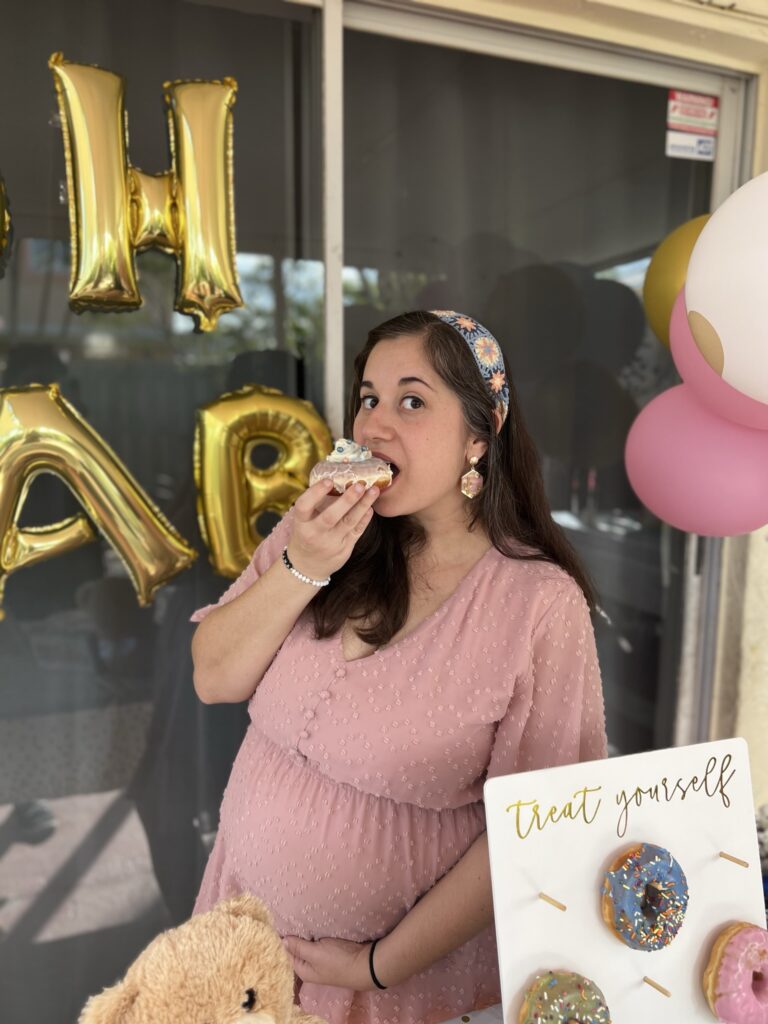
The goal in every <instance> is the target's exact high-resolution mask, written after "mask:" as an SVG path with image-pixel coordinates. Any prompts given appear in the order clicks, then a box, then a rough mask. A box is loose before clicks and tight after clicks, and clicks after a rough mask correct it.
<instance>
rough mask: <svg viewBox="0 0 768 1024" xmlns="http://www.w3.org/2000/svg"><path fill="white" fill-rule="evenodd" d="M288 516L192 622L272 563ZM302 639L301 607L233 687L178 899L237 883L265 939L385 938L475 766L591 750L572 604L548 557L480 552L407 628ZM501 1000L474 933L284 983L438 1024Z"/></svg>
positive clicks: (334, 1015)
mask: <svg viewBox="0 0 768 1024" xmlns="http://www.w3.org/2000/svg"><path fill="white" fill-rule="evenodd" d="M292 520H293V510H291V511H289V512H288V513H287V514H286V515H285V516H284V517H283V519H282V520H281V521H280V522H279V523H278V525H277V526H276V527H275V528H274V530H273V531H272V533H271V534H270V535H269V536H268V537H267V538H266V539H265V540H264V541H263V542H262V543H261V544H260V545H259V547H258V548H257V549H256V551H255V553H254V555H253V558H252V559H251V562H250V563H249V565H248V566H247V567H246V568H245V570H244V571H243V573H242V574H241V576H240V577H239V578H238V579H237V580H235V581H234V583H232V585H231V586H230V587H229V589H228V590H227V591H226V592H225V593H224V594H223V596H222V597H221V599H220V600H219V602H218V604H216V605H208V606H206V607H205V608H201V609H199V610H198V611H197V612H195V613H194V615H193V616H192V621H194V622H199V621H201V620H202V619H203V618H204V617H205V616H206V615H207V614H208V613H209V612H210V611H211V610H213V609H214V608H216V607H218V606H219V605H222V604H225V603H227V602H228V601H231V600H233V599H234V598H235V597H237V596H238V595H239V594H241V593H242V592H243V591H244V590H246V589H247V588H248V587H249V586H251V585H252V584H253V583H254V582H255V581H256V580H257V579H258V577H259V576H260V575H261V574H262V573H263V572H265V571H266V570H267V568H269V566H270V565H271V564H272V563H273V562H274V561H275V560H276V559H279V558H280V556H281V552H282V549H283V547H284V546H285V545H286V544H287V543H288V539H289V537H290V531H291V523H292ZM286 572H287V570H286ZM264 614H268V609H266V608H265V609H264ZM313 634H314V630H313V623H312V616H311V612H310V610H309V609H307V610H305V612H304V613H303V614H302V615H301V616H300V617H299V619H298V620H297V622H296V624H295V625H294V627H293V629H292V630H291V632H290V633H289V634H288V636H287V637H286V639H285V641H284V642H283V644H282V646H281V647H280V649H279V650H278V651H277V653H276V655H275V657H274V659H273V660H272V662H271V664H270V665H269V667H268V668H267V670H266V672H265V674H264V676H263V677H262V680H261V682H260V683H259V685H258V687H257V689H256V691H255V693H254V695H253V697H251V699H250V701H249V705H248V710H249V715H250V725H249V727H248V730H247V733H246V736H245V739H244V740H243V744H242V746H241V748H240V751H239V753H238V755H237V757H236V759H235V762H234V765H233V767H232V773H231V776H230V779H229V782H228V784H227V788H226V791H225V793H224V798H223V801H222V805H221V814H220V825H219V831H218V834H217V838H216V842H215V845H214V848H213V850H212V852H211V855H210V858H209V861H208V864H207V867H206V870H205V875H204V877H203V881H202V885H201V888H200V892H199V894H198V898H197V901H196V903H195V908H194V912H195V913H200V912H202V911H205V910H209V909H210V908H211V907H213V906H214V904H216V903H217V902H218V901H219V900H222V899H226V898H228V897H230V896H234V895H236V894H237V893H240V892H243V891H249V892H252V893H254V894H255V895H257V896H259V897H260V898H261V899H263V900H264V902H265V903H266V904H267V905H268V906H269V907H270V909H271V911H272V914H273V917H274V921H275V926H276V928H277V930H278V932H279V934H280V935H299V936H302V937H304V938H306V939H319V938H324V937H334V938H343V939H350V940H352V941H354V942H366V941H369V940H371V939H374V938H377V937H383V936H385V935H387V934H388V933H389V932H391V931H392V929H393V928H394V927H395V926H396V925H397V923H398V922H399V921H400V920H401V919H402V918H403V917H404V916H405V914H407V913H408V911H409V910H410V909H411V907H413V905H414V903H415V902H416V901H417V900H418V899H419V897H420V896H422V895H423V894H424V893H426V892H427V891H428V890H429V889H430V888H431V887H432V886H433V885H434V884H435V883H436V882H437V881H438V880H439V879H440V878H441V876H442V875H444V874H445V873H446V872H447V871H449V870H450V868H451V867H452V866H453V865H454V864H455V863H456V862H457V861H458V860H459V859H460V858H461V857H462V855H463V854H464V853H465V852H466V851H467V850H468V849H469V847H470V846H471V845H472V843H473V842H474V841H475V839H476V838H477V837H478V836H479V835H481V833H482V832H483V831H484V830H485V812H484V806H483V783H484V782H485V780H486V779H487V778H490V777H491V776H495V775H507V774H510V773H512V772H522V771H529V770H532V769H536V768H545V767H550V766H554V765H562V764H569V763H573V762H576V761H588V760H593V759H596V758H601V757H604V756H605V754H606V739H605V717H604V709H603V695H602V688H601V683H600V672H599V667H598V662H597V655H596V651H595V641H594V634H593V631H592V624H591V621H590V617H589V610H588V607H587V604H586V601H585V599H584V596H583V594H582V592H581V589H580V588H579V586H578V585H577V584H576V583H575V581H574V580H573V579H572V578H571V577H570V576H569V575H568V574H567V573H566V572H565V571H564V570H562V569H561V568H559V567H558V566H556V565H552V564H550V563H547V562H543V561H538V560H537V561H523V560H518V559H513V558H507V557H506V556H504V555H502V554H501V553H500V552H499V551H497V550H496V548H493V547H491V548H490V549H489V550H488V551H487V552H486V553H485V554H484V555H483V556H482V557H481V558H480V560H479V561H478V562H477V563H476V564H475V565H474V566H473V567H472V568H471V569H470V571H469V572H468V573H467V575H466V576H465V577H464V578H463V579H462V580H461V582H460V583H459V585H458V587H457V588H456V590H455V591H454V593H453V594H452V595H450V596H449V597H448V598H447V600H446V601H444V602H443V604H441V605H440V606H439V607H438V608H437V609H436V610H435V611H434V612H433V613H432V614H431V615H429V616H428V617H427V618H426V619H424V620H423V621H422V622H421V623H420V624H419V625H417V626H416V628H415V629H414V630H413V631H412V632H411V633H409V634H408V635H406V636H404V637H403V638H402V639H400V640H397V641H395V642H393V643H390V644H387V645H385V646H383V647H380V648H379V649H378V650H376V651H374V653H373V654H371V655H370V656H368V657H364V658H361V659H358V660H356V661H351V662H346V661H345V660H344V655H343V652H342V644H341V635H340V633H336V634H335V635H334V636H331V637H328V638H326V639H324V640H316V639H314V635H313ZM500 998H501V995H500V986H499V970H498V960H497V952H496V941H495V936H494V931H493V928H492V927H490V928H487V929H486V930H484V931H483V932H482V933H481V934H479V935H477V936H476V937H475V938H473V939H471V940H470V941H469V942H467V943H465V944H464V945H463V946H461V947H460V948H458V949H456V950H454V951H453V952H452V953H451V954H449V955H448V956H446V957H444V958H443V959H441V960H439V961H438V962H436V963H435V964H433V965H432V966H431V967H429V968H427V969H426V970H424V971H421V972H420V973H418V974H416V975H413V976H412V977H410V978H409V979H408V980H407V981H405V982H403V983H402V984H400V985H397V986H394V987H390V988H388V989H387V990H386V991H380V990H375V991H371V992H368V991H366V992H357V991H353V990H350V989H343V988H338V987H333V986H325V985H316V984H310V983H306V982H305V983H303V984H302V986H301V990H300V993H299V999H300V1002H301V1006H302V1008H303V1009H304V1010H305V1011H306V1012H307V1013H312V1014H316V1015H317V1016H319V1017H324V1018H325V1019H326V1020H328V1021H329V1022H330V1024H438V1022H440V1021H445V1020H448V1019H450V1018H452V1017H456V1016H458V1015H460V1014H462V1013H464V1012H467V1011H469V1010H472V1009H481V1008H483V1007H486V1006H490V1005H493V1004H495V1003H498V1002H499V1000H500Z"/></svg>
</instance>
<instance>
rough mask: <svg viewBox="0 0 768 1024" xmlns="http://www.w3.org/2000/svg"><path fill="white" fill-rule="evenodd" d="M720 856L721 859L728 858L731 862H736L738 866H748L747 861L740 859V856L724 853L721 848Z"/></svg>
mask: <svg viewBox="0 0 768 1024" xmlns="http://www.w3.org/2000/svg"><path fill="white" fill-rule="evenodd" d="M720 856H721V857H722V858H723V860H729V861H730V862H731V864H738V865H739V867H740V868H748V867H749V861H747V860H742V859H741V857H734V856H733V854H732V853H725V852H724V851H723V850H721V851H720Z"/></svg>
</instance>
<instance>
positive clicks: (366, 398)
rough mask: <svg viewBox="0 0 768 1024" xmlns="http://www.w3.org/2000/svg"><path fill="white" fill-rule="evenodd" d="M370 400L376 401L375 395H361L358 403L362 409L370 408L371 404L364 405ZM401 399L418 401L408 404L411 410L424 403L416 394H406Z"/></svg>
mask: <svg viewBox="0 0 768 1024" xmlns="http://www.w3.org/2000/svg"><path fill="white" fill-rule="evenodd" d="M371 400H373V401H374V402H375V401H376V396H375V395H363V397H362V398H361V399H360V404H361V406H362V407H363V409H372V408H373V406H372V405H366V402H369V401H371ZM403 401H404V402H418V405H416V406H410V409H411V411H413V410H414V409H420V408H421V407H422V406H423V405H424V402H423V401H422V399H421V398H418V397H417V396H416V395H406V396H405V398H404V399H403Z"/></svg>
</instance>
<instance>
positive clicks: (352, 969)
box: [285, 832, 493, 992]
mask: <svg viewBox="0 0 768 1024" xmlns="http://www.w3.org/2000/svg"><path fill="white" fill-rule="evenodd" d="M492 922H493V903H492V900H491V868H490V862H489V860H488V837H487V834H486V833H485V832H483V833H482V835H480V836H478V838H477V839H476V840H475V841H474V843H473V844H472V846H470V848H469V849H468V850H467V852H466V853H465V854H464V855H463V856H462V858H461V859H460V860H458V861H457V862H456V863H455V864H454V866H453V867H452V868H451V870H450V871H448V872H447V873H446V874H445V875H443V877H442V878H441V879H440V880H439V881H438V882H436V883H435V884H434V885H433V886H432V888H431V889H430V890H429V891H428V892H426V893H425V894H424V896H422V898H421V899H420V900H419V901H418V903H416V904H414V906H413V907H412V908H411V910H410V911H409V912H408V913H407V914H406V915H405V917H404V918H403V919H402V920H401V921H400V923H399V924H397V925H396V926H395V927H394V928H393V929H392V931H391V932H390V933H389V935H387V936H386V937H385V938H383V939H381V940H380V941H379V943H378V945H377V946H376V950H375V955H374V962H373V966H374V970H375V972H376V977H377V978H378V979H379V981H380V983H381V984H382V985H385V986H386V987H387V988H389V987H390V986H391V985H399V984H402V982H404V981H406V980H407V979H408V978H410V977H411V976H412V975H414V974H417V973H418V972H419V971H423V970H424V969H425V968H427V967H429V966H431V964H433V963H435V962H436V961H437V960H440V959H441V957H444V956H446V955H447V954H448V953H450V952H452V950H454V949H458V948H459V946H462V945H463V944H464V943H465V942H468V941H469V940H470V939H472V938H474V936H475V935H478V934H479V933H480V932H481V931H483V929H484V928H487V927H488V926H489V925H490V924H491V923H492ZM285 946H286V948H287V950H288V952H289V953H290V954H291V957H292V959H293V967H294V970H295V971H296V974H297V975H298V976H299V977H300V978H301V980H302V981H307V982H313V983H315V984H318V985H337V986H340V987H341V988H349V989H355V990H357V991H359V992H360V991H361V992H365V991H370V990H371V989H373V988H375V986H374V984H373V981H372V979H371V974H370V970H369V964H368V954H369V950H370V946H371V944H370V942H365V943H362V944H361V943H359V942H350V941H348V940H346V939H319V940H318V941H317V942H310V941H308V940H307V939H300V938H298V937H297V936H294V935H290V936H287V937H286V939H285Z"/></svg>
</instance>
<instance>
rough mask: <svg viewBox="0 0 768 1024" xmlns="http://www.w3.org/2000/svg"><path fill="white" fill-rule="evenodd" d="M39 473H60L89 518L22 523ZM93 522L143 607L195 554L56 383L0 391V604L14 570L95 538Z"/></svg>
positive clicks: (60, 476)
mask: <svg viewBox="0 0 768 1024" xmlns="http://www.w3.org/2000/svg"><path fill="white" fill-rule="evenodd" d="M39 473H53V474H54V475H55V476H57V477H59V478H60V479H61V480H62V481H63V482H64V483H65V484H66V485H67V486H68V487H69V489H70V490H71V491H72V493H73V494H74V495H75V497H76V498H77V499H78V501H79V502H80V503H81V504H82V506H83V509H84V511H85V512H87V514H88V517H89V519H90V522H89V519H86V518H85V516H82V515H75V516H70V517H69V518H68V519H65V520H62V521H61V522H59V523H52V524H50V525H49V526H37V527H26V528H22V527H21V526H19V525H18V520H19V517H20V515H21V511H22V509H23V507H24V499H25V498H26V495H27V492H28V490H29V488H30V486H31V484H32V481H33V480H34V478H35V477H36V476H37V475H38V474H39ZM91 523H94V524H95V525H96V527H97V528H98V529H99V531H100V532H101V533H102V534H103V535H104V537H105V538H106V539H107V540H108V541H109V543H110V545H111V546H112V547H113V548H114V550H115V551H116V552H117V554H118V555H119V556H120V558H121V559H122V561H123V563H124V564H125V567H126V569H127V570H128V574H129V576H130V577H131V580H132V581H133V585H134V587H135V589H136V593H137V596H138V601H139V604H140V605H146V604H148V603H149V602H150V601H151V600H152V597H153V595H154V592H155V591H156V590H157V588H158V587H161V586H162V585H163V584H164V583H167V582H168V581H169V580H170V579H172V578H173V577H174V576H175V575H176V574H177V573H179V572H181V570H182V569H186V567H187V566H188V565H190V564H191V563H192V562H193V561H194V559H195V558H196V557H197V552H196V551H195V550H194V548H191V547H190V546H189V545H188V544H187V543H186V541H185V540H184V538H183V537H181V536H180V534H179V533H178V532H177V531H176V530H175V529H174V527H173V526H172V525H171V524H170V523H169V522H168V520H167V519H166V518H165V516H164V515H163V513H162V512H161V511H160V509H159V508H157V507H156V506H155V505H154V504H153V502H152V501H151V500H150V498H149V497H148V496H147V495H146V493H145V492H144V491H143V490H142V488H141V486H140V485H139V483H138V482H137V481H136V480H135V479H134V477H133V476H131V474H130V473H129V472H128V470H127V469H126V468H125V466H124V465H123V464H122V463H121V462H120V460H119V459H118V457H117V456H116V455H115V453H114V452H113V451H112V449H111V448H110V447H109V446H108V445H107V444H106V442H105V441H104V440H103V439H102V438H101V437H100V436H99V435H98V434H97V433H96V431H95V430H94V429H93V427H91V426H90V424H88V423H87V422H86V420H84V419H83V417H82V416H81V415H80V414H79V413H78V412H77V410H76V409H75V408H74V406H72V405H70V403H69V402H68V401H67V400H66V398H64V396H63V395H62V394H61V391H60V390H59V386H58V385H57V384H50V385H44V384H30V385H27V386H26V387H21V388H4V389H0V601H1V600H2V593H3V586H4V584H5V580H6V578H7V577H8V576H9V575H10V574H11V573H12V572H17V571H18V570H19V569H23V568H24V567H25V566H30V565H33V564H34V563H35V562H40V561H42V560H43V559H46V558H52V557H55V556H56V555H60V554H64V552H66V551H72V550H73V549H74V548H77V547H80V546H81V545H82V544H87V543H88V542H89V541H92V540H95V539H96V533H95V531H94V529H93V527H92V526H91ZM0 618H2V611H1V610H0Z"/></svg>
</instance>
